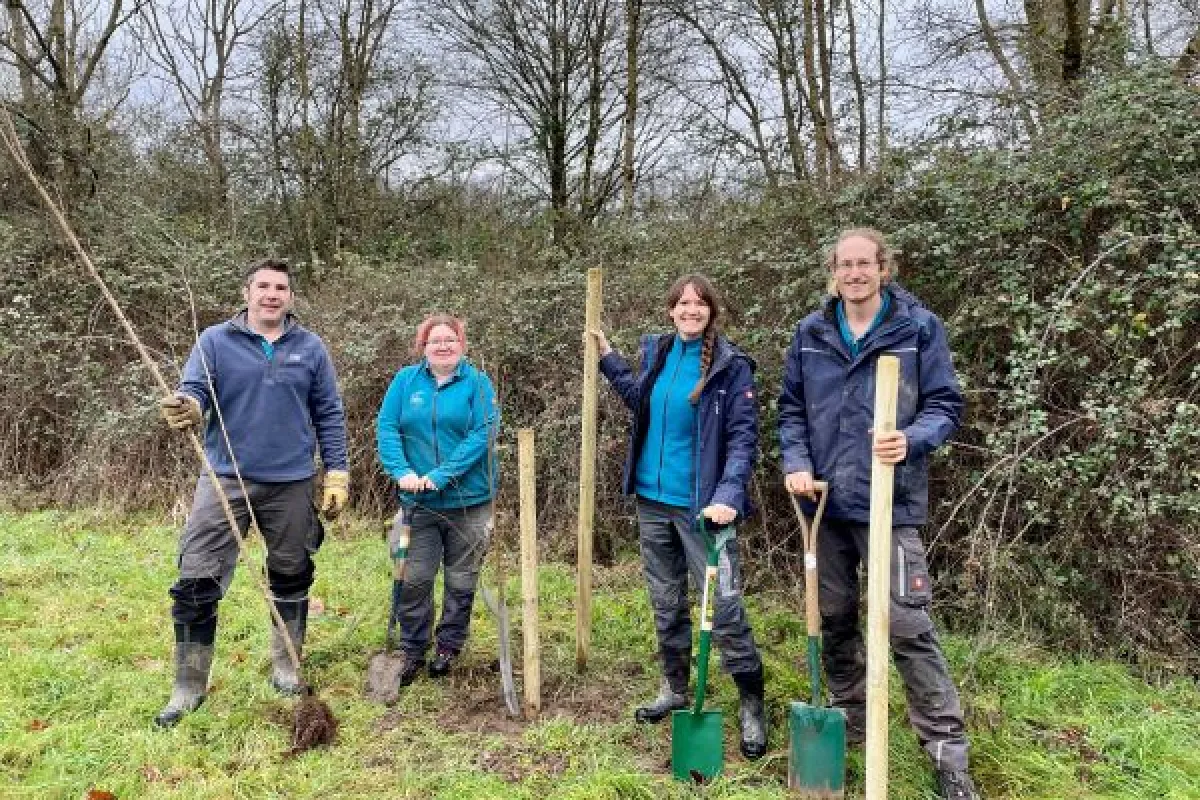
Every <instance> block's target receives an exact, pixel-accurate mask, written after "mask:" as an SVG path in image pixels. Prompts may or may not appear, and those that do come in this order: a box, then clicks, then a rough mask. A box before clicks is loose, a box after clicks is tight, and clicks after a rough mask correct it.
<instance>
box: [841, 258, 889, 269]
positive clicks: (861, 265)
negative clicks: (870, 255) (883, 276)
mask: <svg viewBox="0 0 1200 800" xmlns="http://www.w3.org/2000/svg"><path fill="white" fill-rule="evenodd" d="M834 269H835V270H837V271H838V272H850V271H851V270H854V269H857V270H858V271H859V272H873V271H874V270H877V269H879V262H877V261H871V260H869V259H866V258H861V259H859V260H858V261H839V262H837V264H835V265H834Z"/></svg>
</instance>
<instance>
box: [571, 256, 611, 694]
mask: <svg viewBox="0 0 1200 800" xmlns="http://www.w3.org/2000/svg"><path fill="white" fill-rule="evenodd" d="M603 285H604V271H603V270H602V269H600V268H599V267H593V268H592V269H589V270H588V276H587V305H586V307H585V311H584V323H583V324H584V330H585V331H590V330H595V329H596V328H598V327H600V307H601V306H600V298H601V291H602V288H603ZM584 342H585V344H584V347H583V415H582V416H583V442H582V446H581V448H580V451H579V545H578V563H579V566H578V577H577V583H576V592H575V669H576V670H578V671H579V672H583V671H584V670H585V669H587V660H588V652H589V650H590V649H591V645H592V526H593V523H594V520H595V516H596V378H597V373H598V372H599V368H600V367H599V360H600V354H599V352H598V350H597V349H596V341H595V340H594V339H593V338H592V337H591V336H585V337H584Z"/></svg>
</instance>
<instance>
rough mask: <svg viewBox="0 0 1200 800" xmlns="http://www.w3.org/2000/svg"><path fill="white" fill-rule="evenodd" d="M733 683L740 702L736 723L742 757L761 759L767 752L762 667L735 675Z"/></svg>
mask: <svg viewBox="0 0 1200 800" xmlns="http://www.w3.org/2000/svg"><path fill="white" fill-rule="evenodd" d="M733 682H734V683H736V684H737V687H738V697H739V698H740V700H741V707H740V708H739V709H738V722H739V723H740V724H741V728H742V742H741V745H742V755H743V756H745V757H746V758H748V759H750V760H755V759H759V758H762V757H763V755H765V754H766V752H767V708H766V700H765V697H764V686H763V669H762V665H759V667H758V669H756V670H754V671H753V672H739V673H736V674H735V675H734V676H733Z"/></svg>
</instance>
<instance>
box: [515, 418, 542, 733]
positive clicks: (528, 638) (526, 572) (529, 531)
mask: <svg viewBox="0 0 1200 800" xmlns="http://www.w3.org/2000/svg"><path fill="white" fill-rule="evenodd" d="M534 452H535V451H534V437H533V430H532V429H530V428H521V429H520V430H518V431H517V470H518V472H519V473H520V478H521V480H520V486H521V595H522V597H523V598H524V600H525V604H524V606H523V611H522V614H521V623H522V632H523V636H522V639H524V642H525V659H524V661H523V662H522V663H523V664H524V675H525V714H526V716H528V717H535V716H537V715H538V713H539V712H540V711H541V710H542V652H541V645H540V644H539V642H538V552H537V471H536V464H535V462H534V458H535V456H534Z"/></svg>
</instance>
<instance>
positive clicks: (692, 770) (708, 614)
mask: <svg viewBox="0 0 1200 800" xmlns="http://www.w3.org/2000/svg"><path fill="white" fill-rule="evenodd" d="M697 521H698V522H699V528H700V533H701V535H702V536H704V545H705V549H706V550H707V551H708V564H707V566H706V568H705V570H704V597H703V600H701V602H700V658H699V660H698V662H697V665H696V701H695V703H694V704H693V706H692V709H691V710H690V711H688V710H684V711H674V712H672V713H671V772H672V774H673V775H674V776H675V777H676V778H677V779H678V780H681V781H687V782H689V783H708V782H709V781H711V780H712V779H713V778H715V777H716V776H717V775H719V774H720V773H721V766H722V764H723V763H724V761H725V737H724V732H723V730H722V724H721V712H720V711H705V710H704V691H705V689H707V688H708V651H709V650H710V649H711V647H712V627H713V612H714V609H715V607H716V598H715V597H711V596H710V594H709V590H710V589H711V587H712V583H713V581H714V580H715V579H716V577H717V561H718V559H719V558H720V555H721V549H722V548H724V547H725V543H726V542H728V541H729V540H730V539H732V538H733V536H734V527H733V526H732V525H726V526H725V527H723V528H721V529H720V530H719V531H718V532H717V535H716V537H713V536H712V535H711V534H710V533H709V532H708V526H707V523H706V521H705V519H704V517H698V518H697Z"/></svg>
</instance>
